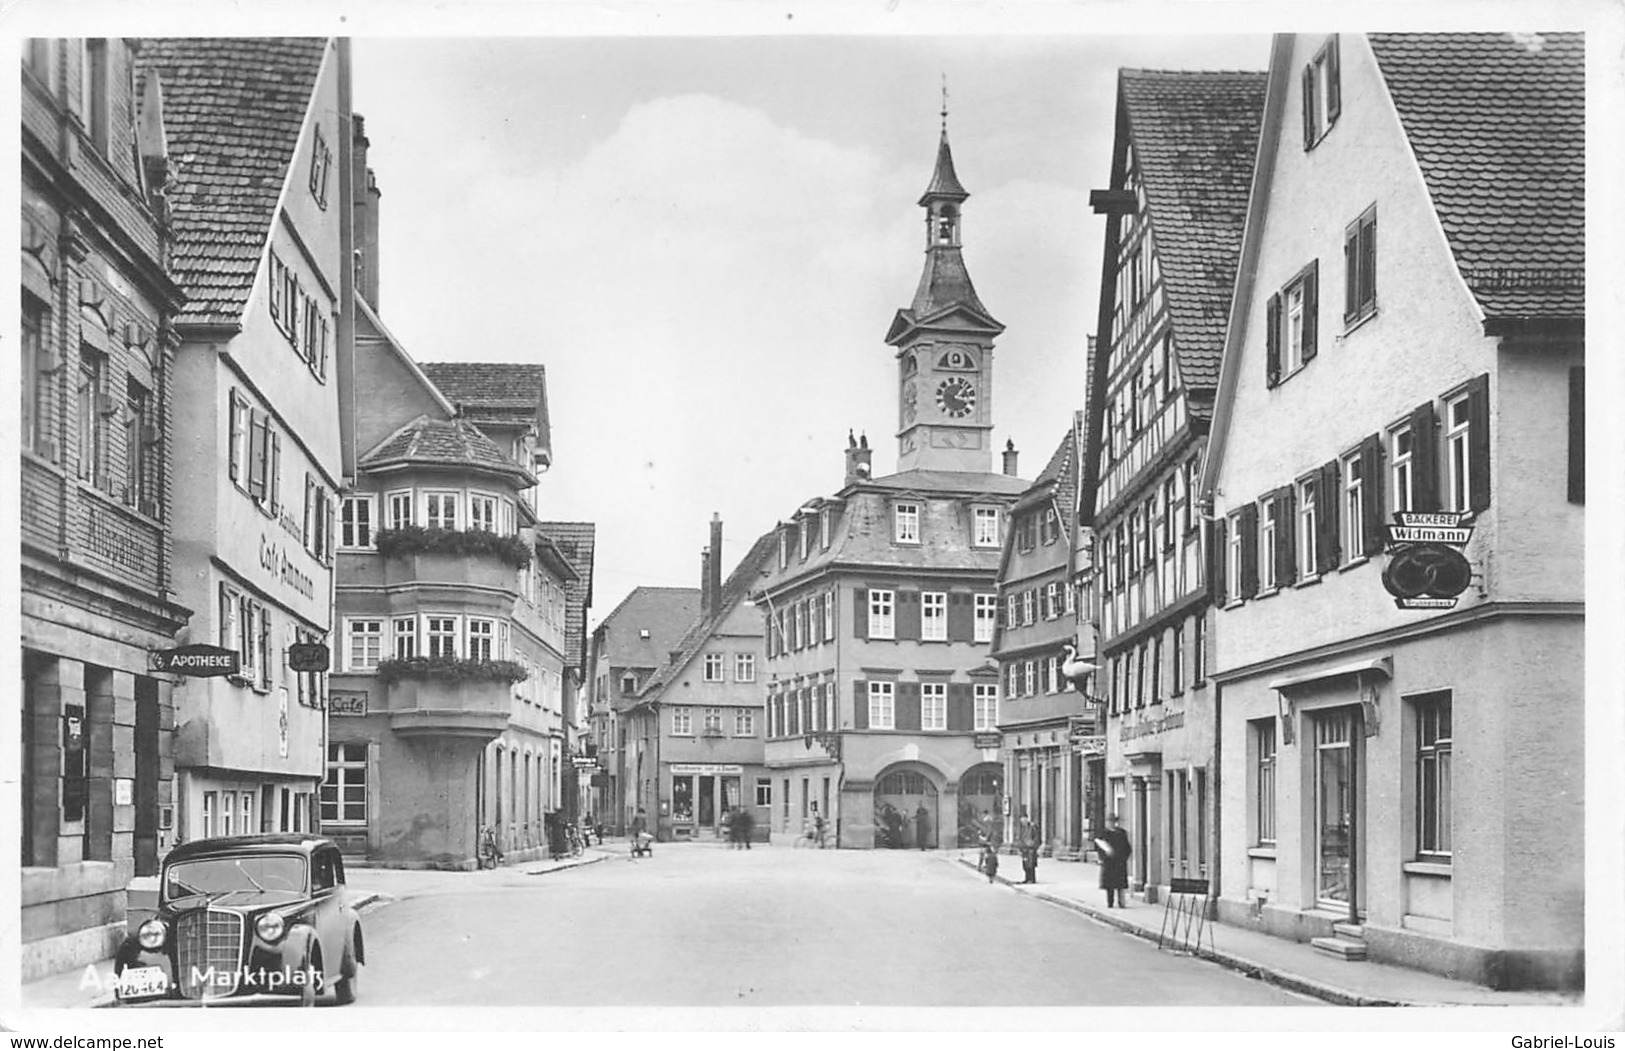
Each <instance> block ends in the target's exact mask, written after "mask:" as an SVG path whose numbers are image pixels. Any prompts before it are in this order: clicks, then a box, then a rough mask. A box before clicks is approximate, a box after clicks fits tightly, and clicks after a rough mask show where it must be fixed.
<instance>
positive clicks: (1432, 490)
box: [1411, 401, 1439, 511]
mask: <svg viewBox="0 0 1625 1051" xmlns="http://www.w3.org/2000/svg"><path fill="white" fill-rule="evenodd" d="M1437 431H1438V421H1437V419H1436V418H1435V417H1434V415H1433V403H1432V402H1431V401H1425V402H1423V403H1422V404H1420V405H1418V406H1417V407H1416V410H1415V411H1414V412H1412V413H1411V510H1412V511H1437V510H1438V509H1439V441H1438V434H1437Z"/></svg>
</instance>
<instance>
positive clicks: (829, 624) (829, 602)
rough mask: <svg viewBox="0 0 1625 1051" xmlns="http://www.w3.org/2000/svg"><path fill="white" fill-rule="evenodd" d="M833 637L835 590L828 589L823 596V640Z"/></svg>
mask: <svg viewBox="0 0 1625 1051" xmlns="http://www.w3.org/2000/svg"><path fill="white" fill-rule="evenodd" d="M834 637H835V589H834V588H830V589H829V591H828V592H826V593H825V595H824V638H825V639H833V638H834Z"/></svg>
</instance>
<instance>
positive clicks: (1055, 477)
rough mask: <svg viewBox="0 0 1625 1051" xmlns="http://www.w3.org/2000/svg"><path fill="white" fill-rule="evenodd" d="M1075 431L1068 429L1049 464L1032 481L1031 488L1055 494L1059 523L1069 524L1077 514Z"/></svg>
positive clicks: (1076, 449) (1076, 443)
mask: <svg viewBox="0 0 1625 1051" xmlns="http://www.w3.org/2000/svg"><path fill="white" fill-rule="evenodd" d="M1077 445H1078V442H1077V431H1076V429H1075V428H1072V427H1068V428H1067V431H1066V437H1064V438H1062V439H1061V444H1059V445H1057V446H1056V447H1055V452H1053V453H1052V454H1050V458H1049V463H1047V464H1045V465H1044V469H1043V470H1042V471H1040V472H1039V474H1038V477H1037V478H1035V479H1033V488H1034V489H1038V488H1046V489H1048V490H1050V491H1052V492H1053V493H1054V494H1055V505H1056V507H1057V509H1058V511H1059V514H1060V516H1061V521H1062V522H1066V523H1070V522H1071V521H1072V518H1073V516H1074V515H1076V514H1077V513H1078V448H1077Z"/></svg>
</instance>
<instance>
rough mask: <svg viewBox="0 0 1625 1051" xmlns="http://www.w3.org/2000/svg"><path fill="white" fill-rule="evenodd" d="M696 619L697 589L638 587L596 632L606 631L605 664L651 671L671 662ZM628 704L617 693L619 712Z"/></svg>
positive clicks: (697, 607) (601, 622)
mask: <svg viewBox="0 0 1625 1051" xmlns="http://www.w3.org/2000/svg"><path fill="white" fill-rule="evenodd" d="M699 615H700V589H699V588H671V587H649V586H639V587H635V588H633V589H632V590H631V591H630V592H629V593H628V594H627V596H626V597H625V598H624V599H622V600H621V601H620V604H619V605H617V606H616V607H615V608H614V609H612V610H610V612H609V616H607V617H605V618H604V619H603V620H602V621H600V622H599V624H598V628H597V629H596V630H598V631H603V630H605V629H606V628H607V629H609V632H610V635H609V641H608V646H607V648H606V649H605V651H604V653H605V655H606V658H607V663H608V664H610V665H611V666H613V667H618V668H648V669H650V670H651V671H653V670H657V669H659V668H662V667H664V666H665V664H666V662H667V661H669V660H670V659H671V651H672V650H674V649H676V648H677V643H678V642H680V641H682V638H683V636H684V634H686V633H687V631H688V628H689V627H690V626H692V625H693V623H694V621H695V618H697V617H698V616H699ZM643 631H647V632H648V633H649V637H648V638H646V639H645V638H643V637H641V635H640V632H643ZM645 685H647V680H645ZM628 703H629V702H626V701H624V700H623V699H622V698H621V697H620V696H619V694H618V693H617V695H616V707H617V708H618V709H624V708H625V707H627V705H628Z"/></svg>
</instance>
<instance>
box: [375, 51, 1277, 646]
mask: <svg viewBox="0 0 1625 1051" xmlns="http://www.w3.org/2000/svg"><path fill="white" fill-rule="evenodd" d="M1268 47H1269V40H1268V37H1267V36H1263V35H1255V36H1208V37H1156V36H1117V37H1108V36H1085V35H1078V34H1071V35H1060V36H1039V35H1029V36H969V35H957V36H911V35H904V36H881V35H845V36H790V37H768V38H763V37H693V36H683V37H659V36H611V37H606V38H583V37H577V38H556V37H555V38H548V37H488V38H470V39H456V38H446V37H438V38H378V37H365V36H362V37H358V38H357V39H356V40H355V43H354V55H355V59H354V63H355V73H354V85H355V87H354V92H355V108H356V111H357V112H358V113H360V114H362V115H363V116H364V117H365V119H366V132H367V136H368V139H369V140H370V143H371V146H370V159H369V163H370V166H371V167H372V168H373V169H374V171H375V172H376V173H377V179H378V185H379V188H380V190H381V193H382V198H381V207H380V273H381V278H380V294H379V299H380V306H381V314H382V316H383V318H384V320H385V322H386V324H388V325H389V327H390V329H391V331H393V332H394V333H395V334H396V335H397V336H398V337H399V338H400V339H401V340H402V342H403V343H404V344H405V346H406V348H407V350H408V351H409V352H410V353H411V354H412V355H413V356H414V357H416V358H417V359H418V360H420V361H522V362H539V363H541V364H543V365H545V366H546V367H547V375H548V402H549V410H550V412H551V416H552V442H553V457H554V460H553V467H552V468H551V469H550V470H549V471H548V472H547V473H546V474H545V475H543V477H542V479H541V483H540V488H539V490H538V497H539V506H540V508H541V513H542V517H543V518H544V519H569V520H585V521H592V522H595V523H596V524H597V530H598V550H597V565H596V571H595V576H594V610H593V620H594V621H595V622H596V620H597V619H599V618H601V617H603V616H604V615H606V614H607V613H608V612H609V611H610V610H611V609H613V608H614V606H615V605H616V603H618V602H619V601H620V600H621V598H623V597H624V596H625V595H626V594H627V593H628V592H629V591H631V590H632V589H633V588H634V587H637V586H639V585H659V586H679V587H694V586H697V585H698V582H699V566H700V558H699V553H700V551H701V549H702V548H703V547H704V546H705V544H706V542H707V539H708V536H709V522H710V519H711V516H712V514H713V513H715V514H720V515H721V516H722V520H723V533H724V562H725V566H726V568H727V569H728V570H731V569H732V568H733V567H734V566H735V565H736V564H737V562H738V560H739V559H740V558H742V557H743V556H744V554H745V552H746V551H747V550H748V549H749V546H750V544H751V543H752V541H753V540H754V539H755V538H756V537H757V536H759V535H761V534H762V533H763V532H766V531H767V530H769V529H771V528H772V527H773V525H774V523H775V522H776V521H778V520H780V519H783V518H786V517H788V516H789V515H790V514H791V513H792V512H794V511H795V509H796V508H797V507H799V506H800V505H801V504H802V503H803V502H805V501H806V500H807V499H809V498H811V497H813V496H818V495H828V494H832V493H834V492H835V491H836V490H837V489H839V488H840V486H841V483H842V480H843V474H844V464H845V448H846V442H847V433H848V430H849V429H851V430H855V431H857V432H859V433H866V434H867V436H868V438H869V441H870V444H871V445H872V446H874V447H875V449H876V452H875V472H876V474H886V473H890V472H891V471H892V470H893V469H894V468H895V463H896V455H897V442H896V437H895V435H896V425H897V419H896V412H897V410H896V404H897V401H896V397H897V396H896V364H895V359H894V357H893V351H892V348H890V347H888V346H886V344H885V342H884V336H885V333H886V330H887V327H888V326H889V324H890V323H891V320H892V317H893V315H894V313H895V312H896V311H897V310H898V309H899V308H900V307H904V306H906V305H907V304H908V303H909V301H910V300H911V298H912V297H913V293H914V288H915V285H916V284H917V282H918V280H919V277H920V271H921V268H922V265H923V263H924V254H923V252H924V244H925V242H924V236H925V235H924V212H923V210H922V209H920V208H919V206H918V203H917V202H918V199H919V196H920V194H921V193H922V192H923V191H924V189H925V187H926V185H927V183H928V182H929V181H930V177H931V172H932V167H933V164H934V161H935V156H936V146H937V139H938V136H939V134H940V128H941V116H940V111H941V109H942V105H943V99H942V88H943V83H944V80H945V79H946V84H947V90H948V102H947V105H948V111H949V115H948V134H949V139H950V142H951V143H952V147H953V153H954V162H955V167H956V169H957V171H958V174H959V177H960V180H961V181H962V182H963V183H964V185H965V187H966V189H967V190H969V191H970V194H971V196H970V199H969V201H968V202H967V203H966V204H965V207H964V221H963V241H964V246H965V247H964V258H965V261H966V266H967V267H968V269H969V271H970V274H971V277H972V279H973V281H974V282H975V284H976V288H977V291H978V293H979V294H980V296H981V299H982V301H983V303H984V304H986V306H987V307H988V309H989V310H990V311H991V312H992V313H993V315H994V317H996V318H997V319H998V320H1000V321H1001V322H1003V323H1004V325H1005V326H1006V331H1005V332H1004V334H1003V335H1002V336H1001V337H1000V338H999V339H998V341H997V342H996V344H995V351H994V366H993V384H992V386H993V398H994V402H993V420H994V424H995V427H994V432H993V436H994V441H995V448H998V449H1002V448H1003V447H1004V444H1005V442H1006V440H1012V441H1014V442H1015V445H1016V447H1017V449H1018V450H1019V451H1020V453H1021V459H1020V468H1019V473H1020V474H1021V475H1022V477H1031V476H1032V475H1034V474H1035V473H1037V472H1038V471H1039V470H1041V469H1042V467H1043V465H1044V463H1045V461H1046V460H1047V459H1048V458H1049V455H1050V453H1051V452H1052V451H1053V450H1054V448H1055V447H1056V445H1057V444H1058V443H1059V442H1060V441H1061V439H1062V438H1063V436H1064V435H1065V434H1066V433H1067V429H1068V427H1069V426H1070V423H1071V419H1072V413H1073V411H1074V410H1075V409H1078V408H1081V406H1082V404H1083V391H1084V369H1083V362H1084V352H1085V348H1086V345H1087V337H1088V335H1089V334H1090V333H1092V332H1093V331H1094V318H1095V311H1096V308H1097V295H1098V291H1097V290H1098V283H1099V268H1100V252H1101V239H1102V236H1103V224H1102V222H1101V220H1100V218H1099V217H1098V216H1096V215H1094V214H1093V213H1092V212H1091V210H1090V208H1089V203H1088V195H1089V191H1090V190H1091V189H1094V188H1098V187H1101V186H1103V185H1104V184H1105V182H1106V179H1107V175H1108V173H1109V165H1110V155H1111V144H1112V137H1113V131H1114V112H1115V111H1114V107H1115V91H1116V71H1117V69H1118V68H1119V67H1122V66H1134V67H1148V68H1166V69H1263V68H1264V67H1265V65H1266V62H1267V57H1268ZM994 469H997V463H995V465H994Z"/></svg>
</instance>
